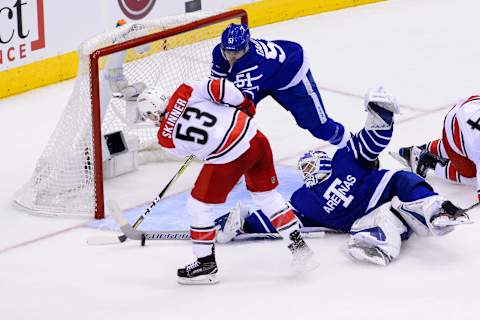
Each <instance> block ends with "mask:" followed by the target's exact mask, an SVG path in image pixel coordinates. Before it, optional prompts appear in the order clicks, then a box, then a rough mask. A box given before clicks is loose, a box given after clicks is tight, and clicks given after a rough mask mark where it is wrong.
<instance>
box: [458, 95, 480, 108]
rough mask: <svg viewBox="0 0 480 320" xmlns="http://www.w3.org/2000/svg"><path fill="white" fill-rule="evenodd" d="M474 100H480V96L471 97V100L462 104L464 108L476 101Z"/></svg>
mask: <svg viewBox="0 0 480 320" xmlns="http://www.w3.org/2000/svg"><path fill="white" fill-rule="evenodd" d="M474 100H480V96H471V97H470V98H468V99H467V100H466V101H465V102H464V103H463V104H462V106H463V105H465V104H466V103H469V102H472V101H474Z"/></svg>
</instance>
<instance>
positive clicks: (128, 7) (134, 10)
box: [118, 0, 155, 20]
mask: <svg viewBox="0 0 480 320" xmlns="http://www.w3.org/2000/svg"><path fill="white" fill-rule="evenodd" d="M118 5H119V6H120V9H122V12H123V13H124V14H125V15H126V16H127V17H128V18H130V19H133V20H140V19H142V18H144V17H145V16H146V15H147V14H149V13H150V11H151V10H152V8H153V6H154V5H155V0H118Z"/></svg>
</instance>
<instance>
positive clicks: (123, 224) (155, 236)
mask: <svg viewBox="0 0 480 320" xmlns="http://www.w3.org/2000/svg"><path fill="white" fill-rule="evenodd" d="M109 206H110V210H111V214H112V217H113V218H114V219H115V221H116V222H117V223H118V225H119V226H120V229H121V230H122V232H123V233H124V235H125V236H126V237H127V238H128V239H132V240H140V241H141V245H142V246H144V245H145V241H146V240H189V239H190V232H189V231H139V230H136V229H135V228H134V227H133V226H132V225H130V224H129V223H128V221H127V219H125V217H124V216H123V214H122V212H121V211H120V208H119V207H118V205H116V203H115V202H109ZM300 232H302V233H303V234H304V235H307V237H310V238H313V237H315V235H313V234H314V233H316V237H323V236H324V235H325V233H326V232H332V233H340V232H339V231H336V230H333V229H329V228H324V227H307V228H300ZM279 238H281V237H280V235H279V234H278V233H251V234H247V233H246V234H242V235H239V236H237V237H235V239H237V240H245V239H279Z"/></svg>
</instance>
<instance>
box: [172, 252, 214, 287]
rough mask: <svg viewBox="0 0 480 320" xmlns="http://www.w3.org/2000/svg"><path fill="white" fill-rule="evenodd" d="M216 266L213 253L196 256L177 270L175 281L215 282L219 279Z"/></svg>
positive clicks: (182, 282) (181, 282)
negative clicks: (191, 261)
mask: <svg viewBox="0 0 480 320" xmlns="http://www.w3.org/2000/svg"><path fill="white" fill-rule="evenodd" d="M217 273H218V268H217V263H216V261H215V254H214V253H212V254H211V255H208V256H206V257H202V258H198V259H197V260H196V261H194V262H193V263H190V264H188V265H186V266H185V268H181V269H178V270H177V282H178V283H180V284H187V285H195V284H215V283H217V282H218V281H219V279H218V277H217Z"/></svg>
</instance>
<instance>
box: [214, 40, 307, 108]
mask: <svg viewBox="0 0 480 320" xmlns="http://www.w3.org/2000/svg"><path fill="white" fill-rule="evenodd" d="M249 45H250V49H249V50H248V52H247V53H246V54H245V55H244V56H243V57H241V58H240V59H238V60H237V61H236V62H235V64H234V65H233V67H232V68H231V67H230V64H229V62H228V61H227V60H226V59H225V58H224V57H223V55H222V52H221V48H220V44H218V45H217V46H216V47H215V48H214V50H213V53H212V56H213V57H212V69H211V77H213V78H227V79H228V80H230V81H232V82H233V83H234V84H235V86H236V87H237V88H239V89H240V90H242V91H243V92H244V93H247V94H248V95H249V96H250V98H251V99H252V100H253V101H254V102H255V104H257V103H258V102H259V101H260V100H262V99H263V98H265V97H266V96H268V95H269V94H271V92H272V91H274V90H281V89H286V88H289V87H291V86H293V85H295V84H297V83H298V82H299V81H300V80H301V78H303V77H304V76H305V75H306V73H307V72H308V69H309V68H308V64H307V62H306V61H305V60H304V56H303V49H302V47H301V45H300V44H298V43H295V42H291V41H284V40H275V41H267V40H260V39H250V44H249Z"/></svg>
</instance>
